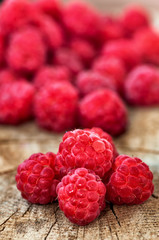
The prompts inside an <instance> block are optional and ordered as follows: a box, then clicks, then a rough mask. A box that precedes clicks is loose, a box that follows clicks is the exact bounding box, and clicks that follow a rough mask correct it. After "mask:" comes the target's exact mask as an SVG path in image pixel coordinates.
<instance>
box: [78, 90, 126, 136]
mask: <svg viewBox="0 0 159 240" xmlns="http://www.w3.org/2000/svg"><path fill="white" fill-rule="evenodd" d="M79 118H80V123H81V125H82V127H85V128H92V127H100V128H102V129H103V130H104V131H106V132H108V133H110V134H111V135H119V134H121V133H123V132H124V131H125V130H126V128H127V122H128V121H127V109H126V107H125V105H124V103H123V101H122V100H121V99H120V97H119V96H118V95H117V94H116V93H115V92H113V91H111V90H108V89H101V90H98V91H95V92H93V93H90V94H88V95H87V96H85V97H84V98H83V99H82V100H81V101H80V103H79Z"/></svg>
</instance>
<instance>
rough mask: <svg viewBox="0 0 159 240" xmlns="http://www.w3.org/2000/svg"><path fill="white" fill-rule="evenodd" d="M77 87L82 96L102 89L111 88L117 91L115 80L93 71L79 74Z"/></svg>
mask: <svg viewBox="0 0 159 240" xmlns="http://www.w3.org/2000/svg"><path fill="white" fill-rule="evenodd" d="M76 85H77V87H78V89H79V91H80V93H81V96H84V95H87V94H89V93H91V92H93V91H95V90H97V89H101V88H109V89H112V90H114V91H116V86H115V81H114V78H111V77H110V76H108V75H106V74H105V76H103V75H101V74H100V73H98V72H94V71H91V70H90V71H83V72H81V73H79V75H78V76H77V80H76Z"/></svg>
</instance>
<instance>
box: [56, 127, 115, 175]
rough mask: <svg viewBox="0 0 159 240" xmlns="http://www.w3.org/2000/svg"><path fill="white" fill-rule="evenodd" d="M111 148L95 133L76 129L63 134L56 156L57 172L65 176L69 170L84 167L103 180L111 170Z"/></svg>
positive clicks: (108, 143)
mask: <svg viewBox="0 0 159 240" xmlns="http://www.w3.org/2000/svg"><path fill="white" fill-rule="evenodd" d="M112 162H113V148H112V145H111V144H110V142H109V141H107V140H106V139H104V138H101V137H100V136H99V135H98V134H96V133H95V132H93V131H92V132H91V131H87V130H80V129H76V130H74V131H70V132H67V133H65V134H64V136H63V141H62V142H61V143H60V146H59V151H58V153H57V156H56V163H57V164H56V165H57V172H59V175H61V176H64V175H66V174H67V173H68V172H69V171H70V170H71V169H73V168H79V167H84V168H87V169H90V170H93V171H94V172H95V174H97V175H98V176H99V177H101V178H103V177H104V176H105V175H106V174H107V172H108V171H109V170H110V169H111V167H112Z"/></svg>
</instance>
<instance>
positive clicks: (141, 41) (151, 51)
mask: <svg viewBox="0 0 159 240" xmlns="http://www.w3.org/2000/svg"><path fill="white" fill-rule="evenodd" d="M134 39H135V41H134V44H135V46H136V48H137V50H138V51H139V52H140V53H141V55H142V58H143V61H144V62H148V63H152V64H155V65H159V34H158V33H157V32H155V31H154V30H152V29H144V30H142V31H139V32H137V33H136V34H135V37H134Z"/></svg>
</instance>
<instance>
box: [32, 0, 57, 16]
mask: <svg viewBox="0 0 159 240" xmlns="http://www.w3.org/2000/svg"><path fill="white" fill-rule="evenodd" d="M34 6H35V8H37V9H38V10H40V11H42V12H43V13H45V14H48V15H50V16H51V17H54V18H59V16H60V12H61V4H60V2H59V1H58V0H36V1H35V2H34Z"/></svg>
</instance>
